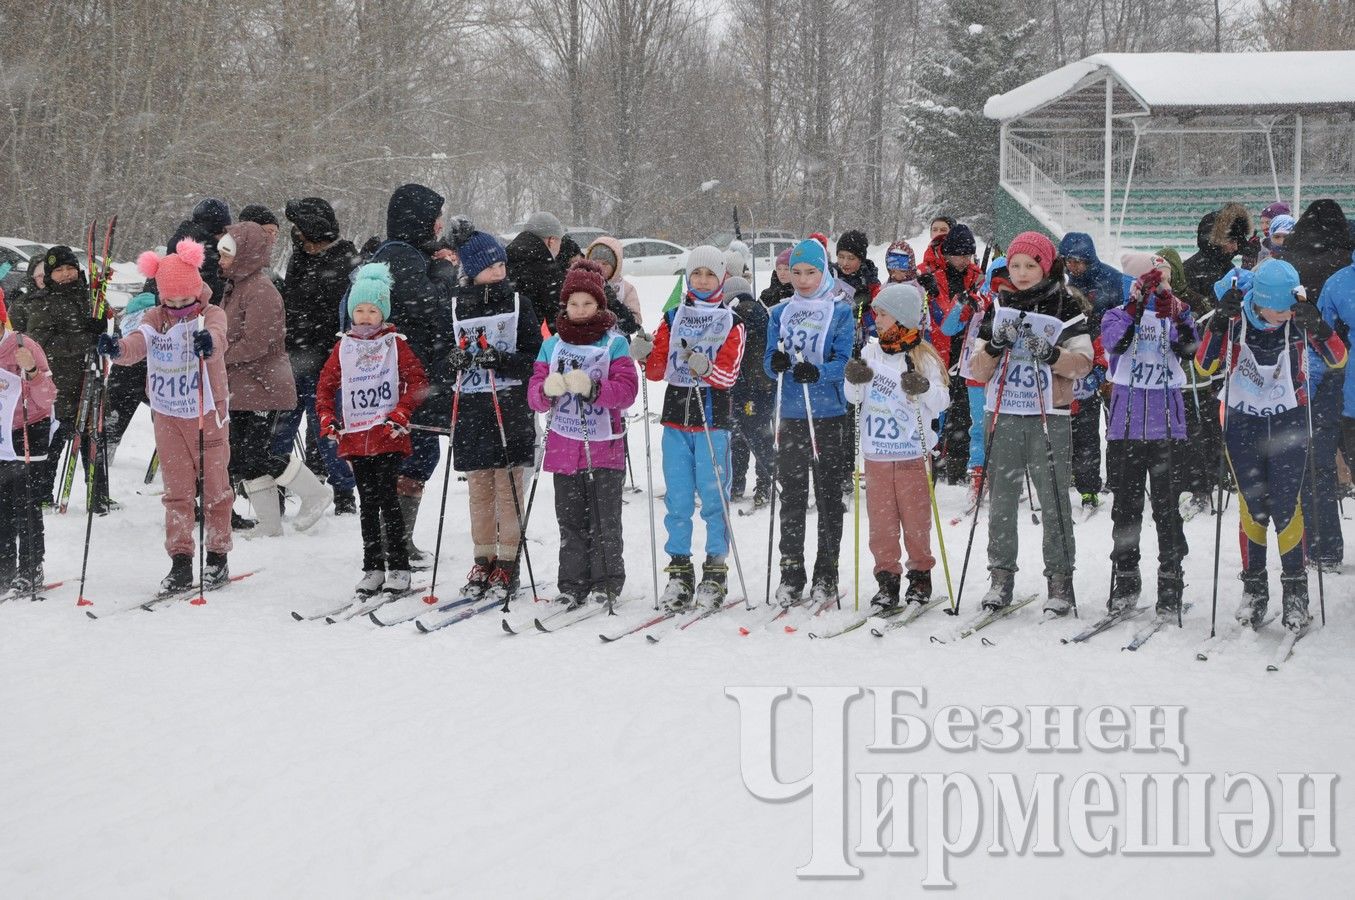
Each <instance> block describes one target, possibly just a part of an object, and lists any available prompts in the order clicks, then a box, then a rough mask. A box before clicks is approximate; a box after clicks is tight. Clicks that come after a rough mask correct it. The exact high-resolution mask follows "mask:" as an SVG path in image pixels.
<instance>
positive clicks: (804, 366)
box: [790, 360, 819, 384]
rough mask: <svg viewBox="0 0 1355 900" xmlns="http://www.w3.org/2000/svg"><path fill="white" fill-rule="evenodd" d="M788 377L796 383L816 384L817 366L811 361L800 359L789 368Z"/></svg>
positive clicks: (817, 378)
mask: <svg viewBox="0 0 1355 900" xmlns="http://www.w3.org/2000/svg"><path fill="white" fill-rule="evenodd" d="M790 377H792V378H794V379H795V381H796V382H797V383H798V384H816V383H817V382H818V380H819V367H818V366H816V365H814V364H813V363H812V362H805V361H804V360H800V361H799V362H797V363H796V364H795V366H794V367H793V368H792V369H791V370H790Z"/></svg>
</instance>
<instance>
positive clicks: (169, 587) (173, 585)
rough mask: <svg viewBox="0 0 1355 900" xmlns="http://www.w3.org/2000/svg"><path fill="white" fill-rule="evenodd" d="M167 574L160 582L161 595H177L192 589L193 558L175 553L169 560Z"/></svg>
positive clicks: (185, 554)
mask: <svg viewBox="0 0 1355 900" xmlns="http://www.w3.org/2000/svg"><path fill="white" fill-rule="evenodd" d="M169 559H170V564H169V574H168V575H166V576H165V577H164V579H163V580H162V581H161V582H160V593H161V594H177V593H179V592H180V591H187V590H191V589H192V587H193V557H192V556H190V555H188V554H187V553H176V554H174V555H173V556H171V557H170V558H169Z"/></svg>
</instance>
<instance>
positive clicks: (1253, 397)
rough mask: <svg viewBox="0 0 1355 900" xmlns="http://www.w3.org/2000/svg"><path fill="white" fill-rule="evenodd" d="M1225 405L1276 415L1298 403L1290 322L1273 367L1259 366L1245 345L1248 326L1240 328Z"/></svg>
mask: <svg viewBox="0 0 1355 900" xmlns="http://www.w3.org/2000/svg"><path fill="white" fill-rule="evenodd" d="M1227 391H1228V408H1229V409H1235V410H1237V411H1238V412H1242V413H1246V414H1247V415H1249V416H1275V415H1279V414H1280V413H1282V412H1288V411H1289V410H1291V409H1295V408H1297V407H1298V405H1299V401H1298V395H1297V394H1296V393H1295V391H1294V373H1293V372H1292V371H1291V370H1290V367H1289V324H1288V323H1287V322H1286V323H1285V326H1284V349H1283V350H1282V351H1281V352H1280V355H1279V358H1278V359H1276V360H1275V364H1274V365H1273V366H1262V365H1260V364H1259V363H1257V361H1256V355H1255V354H1254V353H1252V350H1251V347H1249V346H1247V329H1246V326H1245V325H1243V328H1242V344H1241V345H1240V347H1239V348H1238V354H1237V365H1235V366H1233V371H1232V374H1231V375H1229V376H1228V385H1227Z"/></svg>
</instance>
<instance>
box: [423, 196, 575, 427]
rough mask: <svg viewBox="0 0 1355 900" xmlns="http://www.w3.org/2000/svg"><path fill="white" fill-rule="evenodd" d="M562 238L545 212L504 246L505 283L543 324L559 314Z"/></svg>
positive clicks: (559, 227)
mask: <svg viewBox="0 0 1355 900" xmlns="http://www.w3.org/2000/svg"><path fill="white" fill-rule="evenodd" d="M564 236H565V228H564V226H563V225H561V224H560V220H559V219H557V218H555V216H553V215H551V214H550V213H548V212H535V213H532V214H531V216H529V217H528V218H527V224H526V225H524V226H523V229H522V232H521V233H520V234H519V235H518V236H517V237H515V238H513V240H512V241H511V242H510V243H509V244H508V280H509V281H511V282H513V286H514V287H516V288H517V290H518V293H519V294H521V295H522V296H523V297H525V298H526V299H527V300H529V301H530V302H531V304H532V307H533V308H534V309H535V310H536V318H537V320H538V321H541V322H545V323H546V324H547V325H550V324H553V323H554V322H555V319H556V317H557V316H558V314H559V312H560V289H561V288H562V287H564V283H565V276H564V272H562V271H561V269H560V266H559V264H558V263H557V262H556V261H555V257H556V256H557V255H558V254H559V253H560V243H561V241H562V240H563V239H564ZM425 408H426V407H425Z"/></svg>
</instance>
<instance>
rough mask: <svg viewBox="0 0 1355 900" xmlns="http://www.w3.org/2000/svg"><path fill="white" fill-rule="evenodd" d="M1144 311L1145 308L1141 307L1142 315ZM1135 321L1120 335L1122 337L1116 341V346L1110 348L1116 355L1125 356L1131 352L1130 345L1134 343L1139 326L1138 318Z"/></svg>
mask: <svg viewBox="0 0 1355 900" xmlns="http://www.w3.org/2000/svg"><path fill="white" fill-rule="evenodd" d="M1142 313H1143V308H1142V307H1139V314H1140V315H1142ZM1134 323H1135V324H1133V325H1130V326H1129V327H1128V328H1126V329H1125V330H1124V334H1122V335H1120V339H1119V340H1118V341H1116V342H1115V346H1114V347H1111V348H1110V352H1111V353H1113V354H1115V355H1116V356H1124V355H1125V354H1126V353H1128V352H1129V348H1130V346H1131V345H1132V344H1133V343H1134V330H1135V328H1136V327H1137V326H1138V320H1137V319H1135V320H1134Z"/></svg>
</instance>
